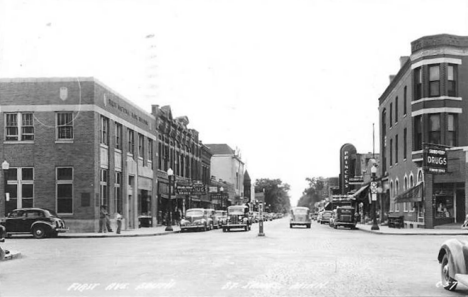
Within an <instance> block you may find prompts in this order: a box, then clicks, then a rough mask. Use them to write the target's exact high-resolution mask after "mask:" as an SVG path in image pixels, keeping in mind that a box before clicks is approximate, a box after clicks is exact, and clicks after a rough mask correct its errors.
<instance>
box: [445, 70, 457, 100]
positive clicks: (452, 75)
mask: <svg viewBox="0 0 468 297" xmlns="http://www.w3.org/2000/svg"><path fill="white" fill-rule="evenodd" d="M447 95H448V96H451V97H456V96H457V66H456V65H452V64H449V65H448V66H447Z"/></svg>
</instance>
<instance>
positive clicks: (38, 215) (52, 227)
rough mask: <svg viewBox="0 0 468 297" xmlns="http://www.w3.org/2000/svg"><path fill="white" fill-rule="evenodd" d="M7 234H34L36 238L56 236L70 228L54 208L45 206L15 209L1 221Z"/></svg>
mask: <svg viewBox="0 0 468 297" xmlns="http://www.w3.org/2000/svg"><path fill="white" fill-rule="evenodd" d="M0 224H1V225H3V226H4V227H5V229H6V235H7V236H11V235H12V234H32V235H33V236H34V237H35V238H44V237H47V236H50V237H56V236H57V235H58V233H60V232H66V231H67V230H68V228H67V227H66V225H65V222H64V221H63V220H62V219H61V218H60V217H59V216H58V215H57V214H56V213H55V212H54V211H52V210H48V209H43V208H21V209H15V210H13V211H12V212H11V213H9V214H8V217H6V218H5V219H3V220H2V221H1V222H0Z"/></svg>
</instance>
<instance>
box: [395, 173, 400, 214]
mask: <svg viewBox="0 0 468 297" xmlns="http://www.w3.org/2000/svg"><path fill="white" fill-rule="evenodd" d="M398 192H399V182H398V180H396V181H395V197H397V196H398ZM395 211H396V212H399V211H400V204H399V203H395Z"/></svg>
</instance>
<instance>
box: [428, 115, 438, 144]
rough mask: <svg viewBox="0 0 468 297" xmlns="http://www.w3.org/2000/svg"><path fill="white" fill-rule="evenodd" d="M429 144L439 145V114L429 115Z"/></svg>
mask: <svg viewBox="0 0 468 297" xmlns="http://www.w3.org/2000/svg"><path fill="white" fill-rule="evenodd" d="M429 143H434V144H440V114H431V115H429Z"/></svg>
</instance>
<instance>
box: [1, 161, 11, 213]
mask: <svg viewBox="0 0 468 297" xmlns="http://www.w3.org/2000/svg"><path fill="white" fill-rule="evenodd" d="M9 169H10V164H9V163H8V162H7V161H6V160H5V161H3V163H2V170H3V190H4V192H5V215H6V214H7V213H6V209H7V207H6V202H7V201H8V200H9V199H8V198H9V197H8V194H7V191H6V188H7V183H8V170H9Z"/></svg>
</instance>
